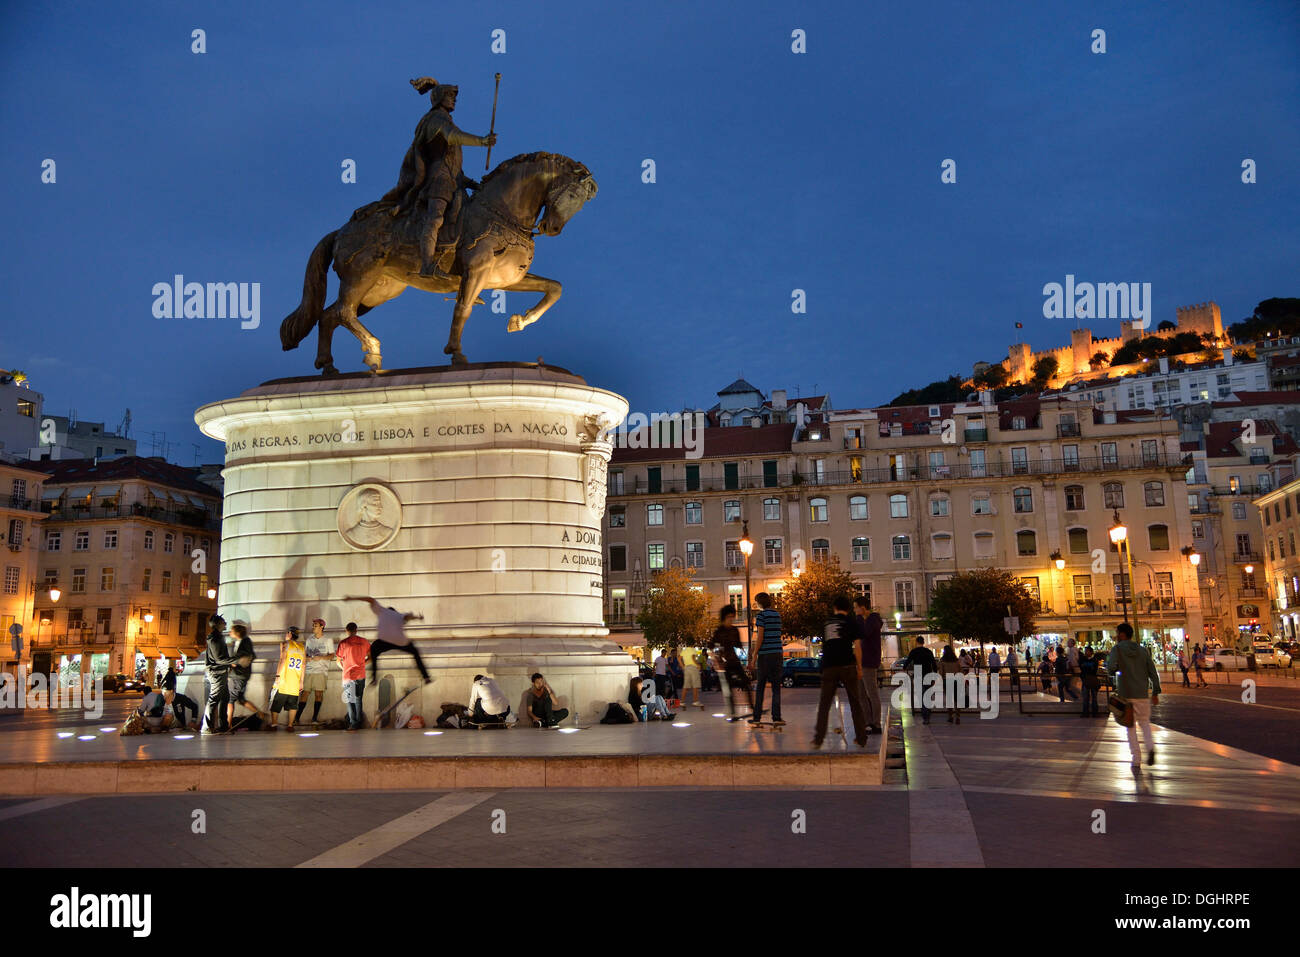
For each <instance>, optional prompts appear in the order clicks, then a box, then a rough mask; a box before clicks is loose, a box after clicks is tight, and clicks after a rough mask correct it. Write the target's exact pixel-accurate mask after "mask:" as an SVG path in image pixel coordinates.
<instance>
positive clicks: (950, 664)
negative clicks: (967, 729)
mask: <svg viewBox="0 0 1300 957" xmlns="http://www.w3.org/2000/svg"><path fill="white" fill-rule="evenodd" d="M965 657H966V655H965V654H964V653H963V654H962V657H961V658H958V657H957V655H956V654H955V653H954V652H953V650H952V645H944V646H943V654H941V655H940V656H939V676H940V679H941V680H942V682H943V684H942V685H940V687H941V688H942V689H943V695H944V698H945V701H944V705H945V706H946V707H947V708H948V723H949V724H961V711H960V710H959V709H958V708H957V689H956V687H950V685H951V684H954V682H949V680H948V676H949V675H965V674H968V673H969V671H970V669H969V668H967V667H965V666H964V665H963V664H962V659H964V658H965ZM960 680H961V679H960V678H957V679H955V681H960Z"/></svg>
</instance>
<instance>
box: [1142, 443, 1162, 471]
mask: <svg viewBox="0 0 1300 957" xmlns="http://www.w3.org/2000/svg"><path fill="white" fill-rule="evenodd" d="M1142 464H1143V465H1159V464H1160V443H1159V442H1157V441H1156V440H1155V439H1143V440H1142Z"/></svg>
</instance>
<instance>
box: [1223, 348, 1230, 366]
mask: <svg viewBox="0 0 1300 957" xmlns="http://www.w3.org/2000/svg"><path fill="white" fill-rule="evenodd" d="M1223 364H1224V365H1225V366H1230V365H1232V350H1231V349H1224V350H1223Z"/></svg>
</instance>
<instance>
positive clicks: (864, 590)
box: [853, 582, 871, 608]
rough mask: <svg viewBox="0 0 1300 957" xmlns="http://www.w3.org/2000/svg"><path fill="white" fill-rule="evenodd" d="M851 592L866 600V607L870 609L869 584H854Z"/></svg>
mask: <svg viewBox="0 0 1300 957" xmlns="http://www.w3.org/2000/svg"><path fill="white" fill-rule="evenodd" d="M853 590H854V591H855V592H857V593H858V594H859V595H860V596H861V597H863V598H865V599H866V600H867V607H868V608H870V607H871V582H856V583H854V585H853Z"/></svg>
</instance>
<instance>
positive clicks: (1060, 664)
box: [1056, 645, 1079, 703]
mask: <svg viewBox="0 0 1300 957" xmlns="http://www.w3.org/2000/svg"><path fill="white" fill-rule="evenodd" d="M1072 674H1073V672H1072V669H1071V668H1070V656H1069V655H1067V654H1066V653H1065V649H1064V648H1062V647H1060V646H1059V645H1058V646H1057V648H1056V692H1057V694H1058V695H1060V699H1061V702H1062V703H1064V702H1065V696H1066V695H1067V694H1068V695H1069V696H1070V700H1071V701H1078V700H1079V696H1078V695H1077V694H1075V693H1074V689H1073V688H1071V687H1070V681H1071V680H1072Z"/></svg>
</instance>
